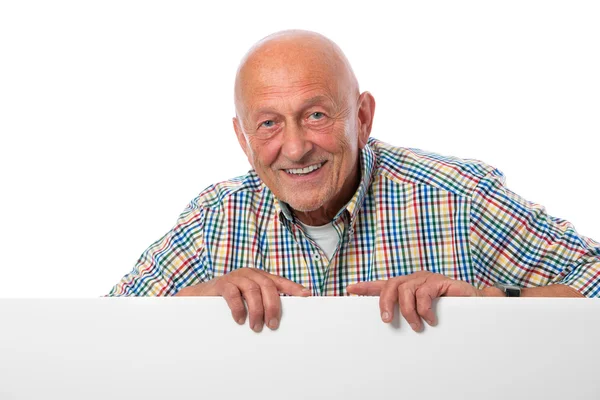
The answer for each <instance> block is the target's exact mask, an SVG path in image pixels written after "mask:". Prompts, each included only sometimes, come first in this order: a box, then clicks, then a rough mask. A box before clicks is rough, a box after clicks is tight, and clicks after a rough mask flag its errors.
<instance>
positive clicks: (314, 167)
mask: <svg viewBox="0 0 600 400" xmlns="http://www.w3.org/2000/svg"><path fill="white" fill-rule="evenodd" d="M323 164H325V163H321V164H315V165H309V166H308V167H306V168H297V169H286V170H285V172H287V173H288V174H294V175H305V174H308V173H309V172H313V171H315V170H317V169H319V168H321V167H322V166H323Z"/></svg>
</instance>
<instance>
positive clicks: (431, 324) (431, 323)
mask: <svg viewBox="0 0 600 400" xmlns="http://www.w3.org/2000/svg"><path fill="white" fill-rule="evenodd" d="M425 321H427V323H428V324H429V326H434V325H435V321H432V320H430V319H426V320H425Z"/></svg>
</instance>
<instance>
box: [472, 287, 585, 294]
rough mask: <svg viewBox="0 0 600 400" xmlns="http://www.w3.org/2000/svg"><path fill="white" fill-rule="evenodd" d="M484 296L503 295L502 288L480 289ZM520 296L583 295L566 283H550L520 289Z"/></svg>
mask: <svg viewBox="0 0 600 400" xmlns="http://www.w3.org/2000/svg"><path fill="white" fill-rule="evenodd" d="M481 292H482V295H483V296H484V297H505V294H504V292H503V291H502V290H500V289H498V288H497V287H494V286H490V287H487V288H485V289H483V290H482V291H481ZM521 297H585V296H584V295H582V294H581V293H579V292H578V291H577V290H575V289H573V288H572V287H570V286H566V285H550V286H541V287H536V288H525V289H521Z"/></svg>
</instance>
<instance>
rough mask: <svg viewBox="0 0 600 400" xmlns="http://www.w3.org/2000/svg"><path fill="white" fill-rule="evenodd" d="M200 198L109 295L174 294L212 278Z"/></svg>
mask: <svg viewBox="0 0 600 400" xmlns="http://www.w3.org/2000/svg"><path fill="white" fill-rule="evenodd" d="M196 200H197V199H196ZM196 200H194V201H193V202H192V203H190V205H188V206H187V207H186V209H185V210H184V211H183V213H182V214H181V215H180V216H179V218H178V220H177V223H176V224H175V226H174V227H173V228H172V229H171V230H170V231H169V232H167V234H166V235H164V236H163V237H162V238H161V239H159V240H157V241H156V242H154V243H153V244H152V245H150V247H148V249H146V251H144V252H143V253H142V255H141V256H140V258H139V259H138V261H137V263H136V265H135V267H134V268H133V270H132V271H131V272H130V273H128V274H127V275H125V276H124V277H123V278H122V279H121V281H120V282H119V283H118V284H116V285H115V286H114V287H113V288H112V289H111V290H110V292H109V294H108V296H171V295H174V294H175V293H177V292H178V291H179V290H181V289H183V288H184V287H187V286H191V285H194V284H197V283H201V282H204V281H207V280H209V279H210V278H208V277H207V272H206V270H207V268H206V265H207V263H206V260H205V251H204V239H203V236H204V215H205V210H204V209H203V208H202V207H200V206H198V202H197V201H196Z"/></svg>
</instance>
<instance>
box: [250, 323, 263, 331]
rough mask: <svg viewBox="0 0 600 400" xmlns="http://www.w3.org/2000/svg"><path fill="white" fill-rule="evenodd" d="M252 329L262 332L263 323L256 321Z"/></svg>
mask: <svg viewBox="0 0 600 400" xmlns="http://www.w3.org/2000/svg"><path fill="white" fill-rule="evenodd" d="M252 330H253V331H254V332H260V331H262V323H260V324H259V323H258V322H257V323H255V324H254V326H253V327H252Z"/></svg>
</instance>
